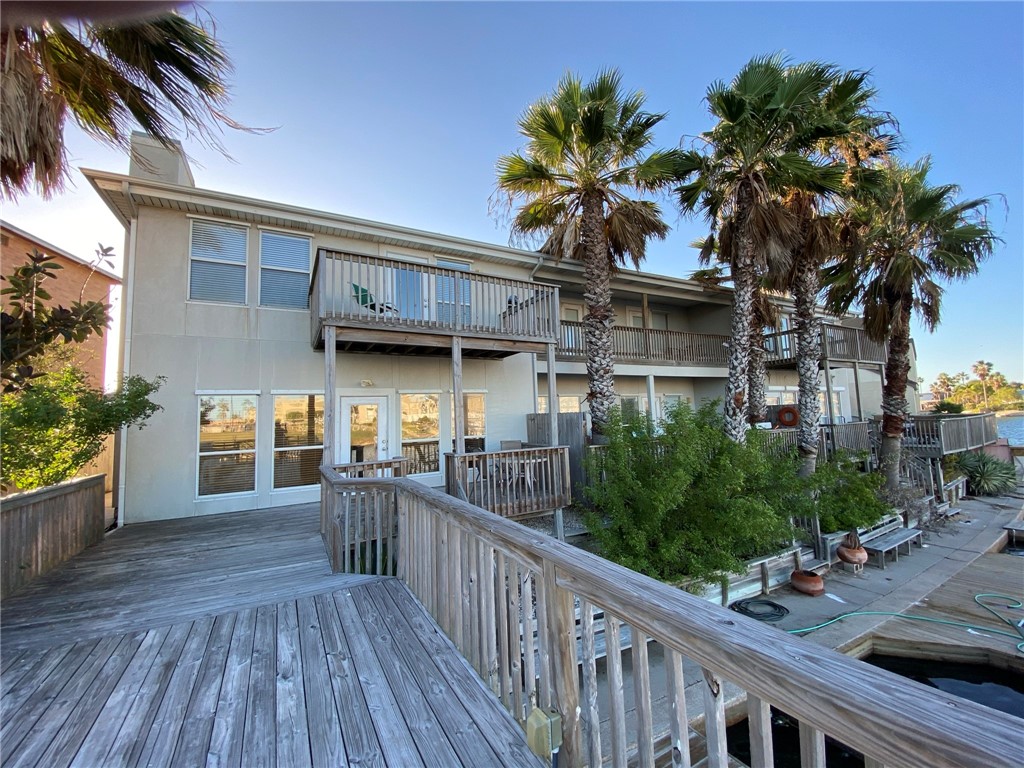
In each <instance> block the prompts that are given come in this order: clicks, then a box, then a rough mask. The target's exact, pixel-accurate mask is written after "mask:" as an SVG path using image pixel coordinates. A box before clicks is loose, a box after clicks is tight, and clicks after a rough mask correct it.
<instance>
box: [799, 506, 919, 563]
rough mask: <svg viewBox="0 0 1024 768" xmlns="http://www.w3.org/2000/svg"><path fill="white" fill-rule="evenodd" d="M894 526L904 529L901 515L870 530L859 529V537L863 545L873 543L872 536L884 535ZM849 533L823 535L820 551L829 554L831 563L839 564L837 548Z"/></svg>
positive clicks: (885, 519) (891, 516)
mask: <svg viewBox="0 0 1024 768" xmlns="http://www.w3.org/2000/svg"><path fill="white" fill-rule="evenodd" d="M893 524H896V525H898V526H899V527H901V528H902V527H903V518H902V517H900V516H899V515H887V516H885V517H883V518H882V519H881V520H879V521H878V522H877V523H875V524H874V525H872V526H871V527H870V528H858V529H857V535H858V536H860V538H861V543H864V542H866V541H871V538H872V536H871V534H872V533H874V532H876V531H877V532H878V533H877V534H876V535H877V536H881V535H882V534H883V533H885V532H887V531H889V530H891V529H892V526H893ZM848 533H849V531H836V532H835V533H823V534H821V538H820V539H819V546H818V551H819V552H822V553H828V557H827V558H822V559H823V560H828V562H829V563H838V562H839V558H838V557H836V547H838V546H839V545H840V544H841V543H842V541H843V539H845V538H846V534H848Z"/></svg>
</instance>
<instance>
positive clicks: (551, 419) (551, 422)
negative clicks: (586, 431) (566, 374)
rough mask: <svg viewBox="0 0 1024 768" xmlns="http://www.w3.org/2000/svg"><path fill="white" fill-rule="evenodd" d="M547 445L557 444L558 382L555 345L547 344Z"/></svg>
mask: <svg viewBox="0 0 1024 768" xmlns="http://www.w3.org/2000/svg"><path fill="white" fill-rule="evenodd" d="M547 364H548V377H547V378H548V434H549V435H550V436H551V438H550V440H549V443H548V444H549V445H551V446H555V445H558V383H557V382H556V381H555V345H554V344H548V345H547Z"/></svg>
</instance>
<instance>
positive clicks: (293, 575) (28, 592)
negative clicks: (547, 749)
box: [0, 506, 539, 768]
mask: <svg viewBox="0 0 1024 768" xmlns="http://www.w3.org/2000/svg"><path fill="white" fill-rule="evenodd" d="M318 515H319V513H318V510H317V508H316V507H314V506H303V507H292V508H288V509H277V510H273V511H266V512H253V513H240V514H230V515H222V516H217V517H211V518H202V519H195V520H180V521H173V522H162V523H151V524H143V525H137V526H132V527H129V528H127V529H124V530H122V531H119V532H117V533H115V534H113V535H112V536H110V537H108V539H107V541H105V542H104V543H103V544H101V545H99V546H97V547H94V548H92V549H90V550H87V551H86V552H84V553H82V554H81V555H79V556H78V557H76V558H75V559H74V560H72V561H70V562H69V563H68V564H67V565H66V566H64V567H62V568H61V569H59V570H57V571H55V572H53V573H52V574H50V575H49V576H47V577H45V578H43V579H40V580H38V581H36V582H33V584H32V585H30V586H29V587H28V588H26V589H25V590H23V591H21V592H19V593H18V594H17V595H15V596H13V597H11V598H9V599H8V600H5V601H4V604H3V606H2V616H0V619H2V623H3V630H2V638H0V639H2V662H0V663H2V667H0V675H2V678H0V679H2V705H0V706H2V718H0V722H2V730H0V762H2V765H3V766H28V765H40V766H48V767H49V766H71V765H75V766H85V767H86V768H88V767H90V766H100V765H103V766H135V765H168V766H169V765H174V766H179V765H180V766H197V765H207V766H218V767H219V766H249V765H270V766H273V765H280V766H325V767H330V768H334V766H342V765H348V764H352V765H360V766H363V765H371V766H417V765H423V766H435V765H452V766H459V765H473V766H477V765H488V766H490V765H516V766H521V765H535V766H536V765H539V762H538V760H537V759H536V758H535V757H534V756H533V755H532V754H531V753H530V752H529V750H528V748H527V746H526V742H525V738H524V736H523V733H522V731H521V730H520V728H519V727H518V726H517V725H516V723H515V721H514V720H513V719H512V718H511V717H510V716H509V715H508V714H507V713H506V712H505V711H504V710H503V709H502V708H501V706H500V704H499V703H498V701H497V700H496V699H495V698H493V696H492V694H491V693H490V692H489V691H488V690H487V689H486V688H485V687H484V685H483V683H482V682H481V681H480V679H479V678H478V677H477V675H476V674H475V673H474V672H473V671H472V669H471V668H470V666H469V665H468V663H467V662H466V661H465V659H463V657H462V656H461V655H460V654H459V653H458V651H456V650H455V648H454V647H453V646H452V644H451V642H450V641H449V640H448V638H446V637H445V636H444V635H443V634H442V633H441V631H440V630H439V628H438V627H437V625H436V624H435V623H434V621H433V619H432V618H431V617H430V616H429V614H427V612H426V611H425V610H424V609H423V607H422V606H421V605H420V604H419V603H418V602H417V601H416V599H415V598H414V597H413V596H412V594H411V593H410V592H409V590H408V588H407V587H406V586H405V585H404V584H403V583H402V582H400V581H398V580H396V579H386V578H376V577H362V576H354V577H353V576H343V575H339V574H332V573H331V571H330V567H329V565H328V563H327V558H326V555H325V552H324V548H323V544H322V543H321V541H320V536H319V533H318V530H317V529H318V522H319V517H318Z"/></svg>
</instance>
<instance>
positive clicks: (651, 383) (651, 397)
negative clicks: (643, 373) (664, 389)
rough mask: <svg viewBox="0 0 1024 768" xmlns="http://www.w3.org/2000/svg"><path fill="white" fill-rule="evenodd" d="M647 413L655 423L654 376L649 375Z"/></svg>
mask: <svg viewBox="0 0 1024 768" xmlns="http://www.w3.org/2000/svg"><path fill="white" fill-rule="evenodd" d="M647 413H648V416H649V418H650V420H651V421H652V422H653V421H654V419H655V413H654V374H653V373H648V374H647Z"/></svg>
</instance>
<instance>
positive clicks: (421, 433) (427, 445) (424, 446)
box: [401, 394, 441, 475]
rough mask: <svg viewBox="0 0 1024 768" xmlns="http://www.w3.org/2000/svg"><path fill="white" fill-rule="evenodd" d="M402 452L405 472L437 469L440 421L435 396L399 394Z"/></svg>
mask: <svg viewBox="0 0 1024 768" xmlns="http://www.w3.org/2000/svg"><path fill="white" fill-rule="evenodd" d="M401 398H402V455H403V456H404V457H405V458H407V459H408V460H409V465H408V467H407V470H406V471H407V472H408V474H410V475H422V474H426V473H428V472H440V471H441V453H440V448H441V420H440V418H439V415H438V408H437V405H438V401H439V396H438V395H426V394H406V395H402V396H401Z"/></svg>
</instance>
